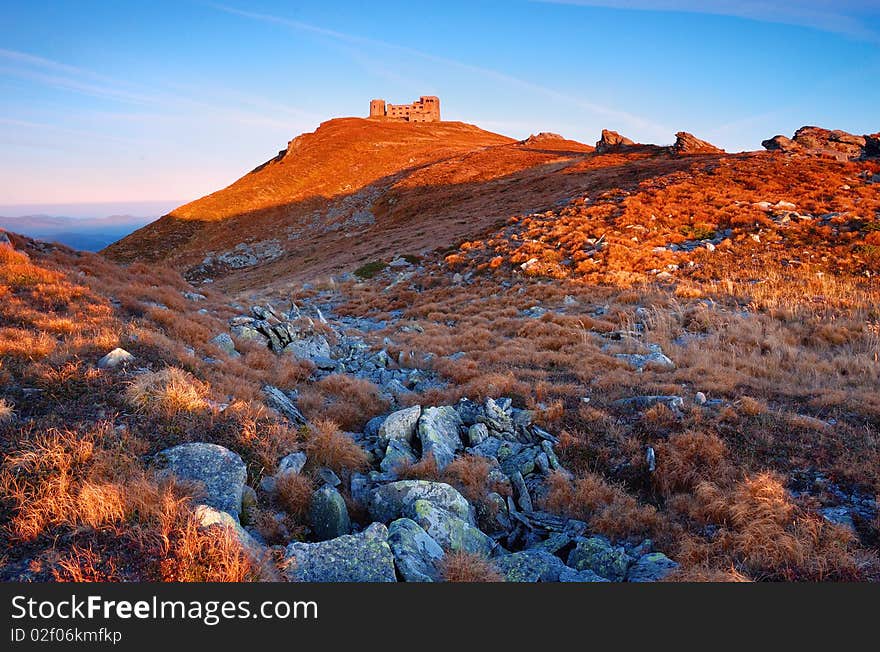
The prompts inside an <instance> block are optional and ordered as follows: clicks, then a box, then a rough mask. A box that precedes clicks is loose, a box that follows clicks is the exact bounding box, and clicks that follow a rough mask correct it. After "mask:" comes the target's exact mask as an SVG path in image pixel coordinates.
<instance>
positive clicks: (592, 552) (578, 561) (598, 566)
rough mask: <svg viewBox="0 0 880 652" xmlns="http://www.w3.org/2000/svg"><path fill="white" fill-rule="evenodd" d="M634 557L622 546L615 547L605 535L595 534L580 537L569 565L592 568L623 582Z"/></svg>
mask: <svg viewBox="0 0 880 652" xmlns="http://www.w3.org/2000/svg"><path fill="white" fill-rule="evenodd" d="M632 561H633V560H632V558H631V557H630V556H629V555H627V554H626V551H625V550H624V549H623V548H622V547H617V548H615V547H613V546H612V545H611V543H610V542H609V541H608V539H606V538H605V537H600V536H594V537H589V538H588V539H580V540H579V541H578V542H577V545H576V546H575V548H574V550H572V551H571V552H570V553H569V555H568V566H570V567H571V568H573V569H575V570H576V571H583V570H591V571H593V572H594V573H596V574H597V575H600V576H601V577H604V578H605V579H608V580H611V581H612V582H622V581H623V580H624V579H625V578H626V573H627V570H628V569H629V566H630V564H631V563H632Z"/></svg>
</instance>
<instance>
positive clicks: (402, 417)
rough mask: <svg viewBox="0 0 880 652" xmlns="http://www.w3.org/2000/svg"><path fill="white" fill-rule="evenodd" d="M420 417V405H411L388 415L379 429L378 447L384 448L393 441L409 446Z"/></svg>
mask: <svg viewBox="0 0 880 652" xmlns="http://www.w3.org/2000/svg"><path fill="white" fill-rule="evenodd" d="M420 416H422V406H420V405H413V406H412V407H408V408H406V409H403V410H398V411H397V412H392V413H391V414H389V415H388V416H387V417H386V419H385V421H383V422H382V425H381V426H380V427H379V431H378V444H379V446H380V447H381V448H385V447H386V446H387V445H388V444H389V442H391V441H392V440H394V439H400V440H403V441H405V442H407V443H408V444H411V443H412V442H413V440H414V439H415V436H416V427H417V426H418V423H419V417H420Z"/></svg>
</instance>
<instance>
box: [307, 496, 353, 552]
mask: <svg viewBox="0 0 880 652" xmlns="http://www.w3.org/2000/svg"><path fill="white" fill-rule="evenodd" d="M309 524H310V525H311V527H312V532H313V534H314V535H315V537H316V538H317V539H319V540H321V541H324V540H327V539H335V538H336V537H341V536H342V535H344V534H348V533H349V532H350V531H351V520H350V519H349V516H348V508H347V507H346V506H345V499H343V497H342V494H340V493H339V492H338V491H337V490H336V488H335V487H333V486H331V485H329V484H325V485H324V486H323V487H321V488H320V489H318V490H317V491H316V492H315V493H314V494H312V504H311V508H310V510H309Z"/></svg>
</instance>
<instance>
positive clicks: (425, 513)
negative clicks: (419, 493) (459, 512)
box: [413, 500, 495, 556]
mask: <svg viewBox="0 0 880 652" xmlns="http://www.w3.org/2000/svg"><path fill="white" fill-rule="evenodd" d="M413 520H414V521H415V522H416V523H418V524H419V525H420V526H421V527H422V529H423V530H425V532H427V533H428V534H429V535H430V536H431V538H433V539H434V540H435V541H436V542H437V543H439V544H440V546H441V547H442V548H443V549H444V550H447V551H451V552H457V551H460V550H461V551H464V552H470V553H473V554H478V555H485V556H488V555H489V554H490V553H491V552H492V549H493V548H494V547H495V542H494V541H493V540H492V539H491V538H490V537H489V536H487V535H486V534H484V533H483V532H481V531H480V530H479V529H477V527H476V526H474V525H471V524H470V523H468V522H467V521H466V520H464V519H462V518H459V517H458V516H456V515H455V514H453V513H452V512H450V511H447V510H445V509H442V508H440V507H437V505H436V504H434V503H432V502H428V501H427V500H417V501H416V502H415V504H414V505H413Z"/></svg>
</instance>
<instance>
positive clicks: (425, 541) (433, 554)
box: [388, 518, 443, 582]
mask: <svg viewBox="0 0 880 652" xmlns="http://www.w3.org/2000/svg"><path fill="white" fill-rule="evenodd" d="M388 545H389V546H391V553H392V554H393V555H394V565H395V566H396V567H397V572H398V573H400V576H401V577H402V578H403V579H404V580H406V581H407V582H436V581H438V580H439V579H440V569H439V563H440V561H441V560H442V559H443V548H441V547H440V544H438V543H437V542H436V541H434V539H432V538H431V536H430V535H429V534H428V533H427V532H425V531H424V530H423V529H422V528H421V526H420V525H419V524H418V523H416V522H415V521H413V520H412V519H409V518H399V519H397V520H396V521H394V522H393V523H391V525H390V526H388Z"/></svg>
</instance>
